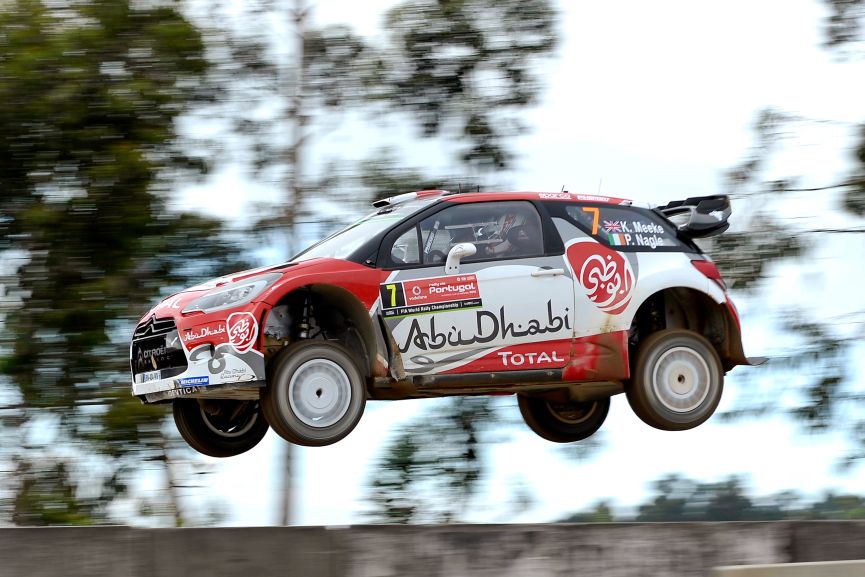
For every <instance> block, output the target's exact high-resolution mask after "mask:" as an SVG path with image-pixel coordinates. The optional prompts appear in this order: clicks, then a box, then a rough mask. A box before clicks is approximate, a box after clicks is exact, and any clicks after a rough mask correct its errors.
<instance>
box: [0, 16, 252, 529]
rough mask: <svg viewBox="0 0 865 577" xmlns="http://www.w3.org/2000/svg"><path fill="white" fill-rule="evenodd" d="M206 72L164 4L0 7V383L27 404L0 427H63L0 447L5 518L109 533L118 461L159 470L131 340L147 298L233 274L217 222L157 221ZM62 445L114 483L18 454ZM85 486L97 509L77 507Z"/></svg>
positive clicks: (181, 162) (233, 259) (180, 20)
mask: <svg viewBox="0 0 865 577" xmlns="http://www.w3.org/2000/svg"><path fill="white" fill-rule="evenodd" d="M207 67H208V62H207V60H206V59H205V57H204V46H203V43H202V38H201V35H200V34H199V32H198V30H197V29H196V28H195V27H194V26H192V25H191V24H190V23H189V22H188V21H187V20H186V19H185V18H184V17H183V16H182V15H181V14H180V13H179V12H178V11H177V10H176V8H175V7H174V5H173V4H167V3H166V4H160V3H147V4H133V3H131V2H128V1H125V0H100V1H93V2H89V1H80V2H74V3H70V4H57V3H47V2H39V1H36V0H16V1H14V2H7V3H4V4H3V5H2V6H0V101H2V102H3V103H4V106H3V107H0V196H2V204H0V233H2V234H0V238H2V241H0V243H2V244H0V250H3V251H6V252H5V253H4V255H5V256H7V257H8V259H9V260H8V261H7V262H8V263H9V264H10V265H11V268H12V269H13V270H11V271H7V275H8V276H7V279H8V282H7V287H6V290H7V294H6V299H5V301H4V302H5V304H4V306H3V309H0V313H5V314H4V321H3V322H4V330H3V332H2V336H0V374H2V375H5V376H6V378H7V380H6V381H5V382H6V383H7V384H8V386H9V389H10V391H9V392H10V395H9V397H10V398H17V399H20V400H21V402H20V404H16V405H15V406H12V407H6V408H4V410H3V411H2V413H0V415H2V418H3V422H4V424H6V425H7V433H8V432H9V427H15V428H18V427H20V426H21V424H22V423H28V422H35V421H37V420H38V419H41V418H44V417H45V415H46V414H50V415H52V416H53V418H54V419H56V421H55V422H56V423H57V424H58V425H59V428H58V430H57V434H56V436H53V437H51V438H50V439H49V440H47V441H38V442H35V443H36V445H39V447H38V448H34V446H31V445H30V440H29V439H27V438H24V439H17V442H11V441H10V440H9V439H8V435H7V440H6V441H5V442H3V449H4V451H3V453H2V455H0V458H11V459H13V460H17V461H18V462H19V463H20V466H19V467H17V469H16V470H17V474H15V475H12V476H10V478H9V479H8V480H7V486H9V487H17V489H16V491H17V493H18V496H17V498H16V505H15V512H14V520H15V521H16V522H19V523H52V524H53V523H86V522H100V521H104V520H105V519H106V516H105V514H104V510H105V508H106V506H107V502H110V501H111V500H112V499H114V498H117V497H120V496H123V494H124V491H125V489H126V488H127V487H126V484H125V483H123V482H121V480H119V478H118V477H117V475H118V472H121V471H125V473H126V474H132V472H133V471H132V470H131V469H129V463H128V461H132V462H144V461H148V460H149V461H151V462H152V461H153V457H152V454H156V455H161V456H162V457H161V458H163V459H164V458H165V454H166V449H165V447H166V445H165V440H164V439H163V434H162V423H163V422H164V420H165V410H164V408H163V407H145V406H142V405H141V404H140V402H139V401H138V400H136V399H133V398H131V397H130V395H129V388H128V380H129V377H128V339H129V336H130V334H131V331H132V329H133V328H134V326H135V323H136V322H137V319H138V317H139V316H140V315H141V314H142V313H143V312H145V310H146V307H147V305H148V303H151V302H153V301H154V300H155V299H156V298H157V297H158V296H160V295H162V296H164V295H165V293H166V292H167V291H171V290H172V289H178V288H180V287H181V286H183V285H185V284H187V283H188V282H190V281H191V280H192V279H196V278H200V277H202V276H212V275H214V274H215V273H218V272H220V271H224V270H225V269H228V270H231V269H235V270H236V268H237V267H238V265H239V263H238V262H237V254H238V247H237V246H235V243H234V242H232V241H230V240H227V239H226V237H225V236H224V235H223V230H222V228H223V227H222V224H221V223H219V222H218V221H214V220H212V219H208V218H204V217H201V216H197V215H189V214H179V213H176V212H172V211H171V210H169V200H170V199H169V198H168V193H169V192H170V190H171V187H170V181H171V179H172V178H177V177H178V176H180V175H182V174H184V173H183V172H182V170H183V169H184V167H189V166H194V165H195V164H196V163H195V162H192V161H190V158H189V157H188V156H187V154H186V153H185V152H184V150H183V147H182V143H181V142H179V140H178V138H177V135H176V133H175V121H176V120H177V118H178V116H179V115H180V114H182V113H184V112H185V111H187V110H189V108H190V107H191V106H194V105H195V104H196V103H199V102H202V101H203V100H204V99H206V98H207V96H206V94H204V93H203V91H202V90H201V84H202V79H203V78H204V74H205V72H206V71H207ZM18 430H26V429H20V428H18ZM37 436H38V435H37ZM64 443H67V444H69V445H70V446H71V447H75V451H73V453H74V454H75V455H78V457H80V458H83V455H85V454H87V453H88V452H96V453H100V454H102V455H103V456H104V457H103V458H109V461H107V462H108V463H111V466H110V467H108V472H106V473H105V474H104V475H103V478H97V477H95V476H94V477H92V478H88V479H86V480H83V481H82V480H81V479H76V478H74V477H73V476H72V475H71V473H70V472H69V470H68V469H67V468H66V466H65V465H64V463H66V462H69V461H72V460H74V458H73V457H72V456H70V455H67V456H66V457H64V458H63V459H60V460H57V459H47V460H40V459H36V458H34V459H33V460H29V459H28V455H30V456H33V455H36V454H38V453H39V451H40V450H42V449H44V446H45V445H46V444H47V445H62V444H64ZM124 459H125V460H126V461H127V462H125V463H124V462H122V461H123V460H124ZM94 475H95V474H94ZM88 476H89V475H88ZM79 483H85V484H86V485H87V486H88V487H90V488H91V489H92V488H96V489H97V494H96V496H95V497H91V499H93V500H95V501H96V502H97V503H98V507H97V506H96V505H93V506H91V505H86V504H84V502H83V501H82V502H79V503H75V502H73V501H74V500H75V499H76V498H77V497H76V495H77V493H80V492H81V486H80V485H79ZM97 509H99V510H100V511H102V513H101V514H99V515H97V513H96V511H97ZM49 511H50V512H51V513H50V514H49Z"/></svg>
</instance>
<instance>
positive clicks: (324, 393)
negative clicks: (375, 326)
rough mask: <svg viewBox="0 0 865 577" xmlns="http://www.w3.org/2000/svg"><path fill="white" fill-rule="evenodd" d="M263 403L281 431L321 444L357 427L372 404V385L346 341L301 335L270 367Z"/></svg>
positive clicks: (305, 442)
mask: <svg viewBox="0 0 865 577" xmlns="http://www.w3.org/2000/svg"><path fill="white" fill-rule="evenodd" d="M261 404H262V408H263V409H264V414H265V416H266V418H267V420H268V422H269V423H270V426H271V427H273V430H274V431H276V432H277V434H278V435H279V436H280V437H282V438H283V439H285V440H286V441H289V442H291V443H295V444H297V445H306V446H310V447H321V446H324V445H331V444H333V443H336V442H337V441H339V440H340V439H343V438H344V437H345V436H346V435H348V434H349V433H350V432H351V431H352V429H354V427H355V426H356V425H357V423H358V421H360V418H361V416H363V410H364V408H365V407H366V388H365V387H364V382H363V377H362V376H361V372H360V370H359V369H358V367H357V363H356V362H355V361H354V359H353V357H352V355H351V353H350V352H349V351H348V350H347V349H345V348H344V347H343V346H341V345H338V344H336V343H333V342H330V341H322V340H308V341H300V342H297V343H294V344H291V345H289V346H287V347H286V348H285V349H283V350H282V351H281V352H280V353H279V355H278V356H277V357H276V358H275V359H274V361H273V363H272V364H271V365H270V366H269V367H268V374H267V387H266V388H265V389H264V391H263V392H262V397H261Z"/></svg>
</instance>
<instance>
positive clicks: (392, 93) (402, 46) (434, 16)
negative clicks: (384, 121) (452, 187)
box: [379, 0, 558, 171]
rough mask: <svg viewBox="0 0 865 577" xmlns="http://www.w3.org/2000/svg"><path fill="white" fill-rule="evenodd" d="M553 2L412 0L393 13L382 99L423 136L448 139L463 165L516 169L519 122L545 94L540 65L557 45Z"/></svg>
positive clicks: (388, 23)
mask: <svg viewBox="0 0 865 577" xmlns="http://www.w3.org/2000/svg"><path fill="white" fill-rule="evenodd" d="M555 22H556V10H555V7H554V6H553V4H552V3H551V2H549V0H406V1H405V2H402V3H400V4H398V5H397V6H396V7H394V8H393V9H391V10H390V12H388V14H387V17H386V21H385V27H386V28H387V30H388V31H389V33H390V35H391V39H392V44H393V48H392V51H390V52H387V53H386V58H387V61H386V62H385V63H384V65H383V66H382V67H381V68H380V69H379V78H380V84H381V85H382V86H383V87H384V93H383V94H381V95H380V97H382V98H384V99H385V100H386V101H387V102H392V103H394V104H396V105H397V106H398V107H400V108H402V109H405V110H408V111H409V112H410V113H411V114H412V116H413V118H414V121H415V122H416V123H417V124H418V125H419V128H420V129H421V133H422V134H423V135H424V136H433V135H438V134H441V135H445V136H447V137H449V138H451V139H452V140H453V141H454V144H455V146H456V147H459V148H458V150H460V153H459V154H460V156H459V160H460V161H462V162H463V163H465V164H466V165H468V166H471V167H475V168H478V169H486V170H490V171H495V170H501V169H504V168H507V167H509V166H510V165H511V162H512V160H513V153H512V152H511V147H510V146H509V145H508V144H507V142H508V140H509V139H511V138H512V137H513V136H514V135H516V134H519V133H520V132H522V131H523V130H524V126H523V125H522V123H521V122H520V121H519V119H518V117H517V114H518V113H519V112H520V111H522V110H523V109H524V108H526V107H527V106H530V105H531V104H533V103H534V102H535V101H536V99H537V96H538V92H539V89H540V86H541V84H540V82H539V77H540V76H541V75H540V73H539V67H538V64H539V63H540V62H539V59H540V57H543V56H547V55H549V54H550V53H551V52H552V50H553V49H554V48H555V46H556V43H557V38H558V36H557V34H556V30H555Z"/></svg>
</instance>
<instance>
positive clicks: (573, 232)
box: [553, 216, 591, 240]
mask: <svg viewBox="0 0 865 577" xmlns="http://www.w3.org/2000/svg"><path fill="white" fill-rule="evenodd" d="M553 224H554V225H556V230H557V231H558V232H559V236H561V237H562V238H563V239H565V240H570V239H572V238H576V237H578V236H585V233H584V232H583V231H582V230H580V229H579V228H577V227H576V225H574V224H573V223H572V222H571V221H570V220H568V219H565V218H561V217H558V216H554V217H553ZM589 226H591V225H589Z"/></svg>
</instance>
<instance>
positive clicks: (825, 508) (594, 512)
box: [560, 474, 865, 523]
mask: <svg viewBox="0 0 865 577" xmlns="http://www.w3.org/2000/svg"><path fill="white" fill-rule="evenodd" d="M862 518H865V498H863V497H861V496H857V495H835V494H834V493H828V494H826V495H825V496H824V497H823V499H822V500H821V501H815V502H810V503H808V502H805V501H804V500H803V498H802V496H801V495H799V494H798V493H795V492H792V491H782V492H780V493H776V494H774V495H769V496H765V497H757V496H754V495H752V494H751V491H750V490H749V488H748V486H747V485H746V484H745V482H744V480H743V479H742V478H740V477H737V476H731V477H729V478H728V479H726V480H724V481H720V482H717V483H698V482H696V481H694V480H692V479H688V478H686V477H683V476H681V475H678V474H670V475H665V476H664V477H662V478H660V479H657V480H656V481H654V482H653V483H652V494H650V495H649V496H648V497H647V499H646V501H645V502H643V503H642V504H640V505H638V507H637V514H636V515H634V516H630V515H622V516H618V517H617V516H615V515H614V513H613V511H612V507H611V506H610V504H609V503H608V502H607V501H601V502H599V503H597V504H595V505H594V506H593V508H592V509H590V510H589V511H586V512H582V513H574V514H571V515H568V516H566V517H564V518H563V519H561V521H560V522H565V523H607V522H632V521H637V522H641V523H642V522H654V523H660V522H694V521H780V520H785V519H862Z"/></svg>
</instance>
